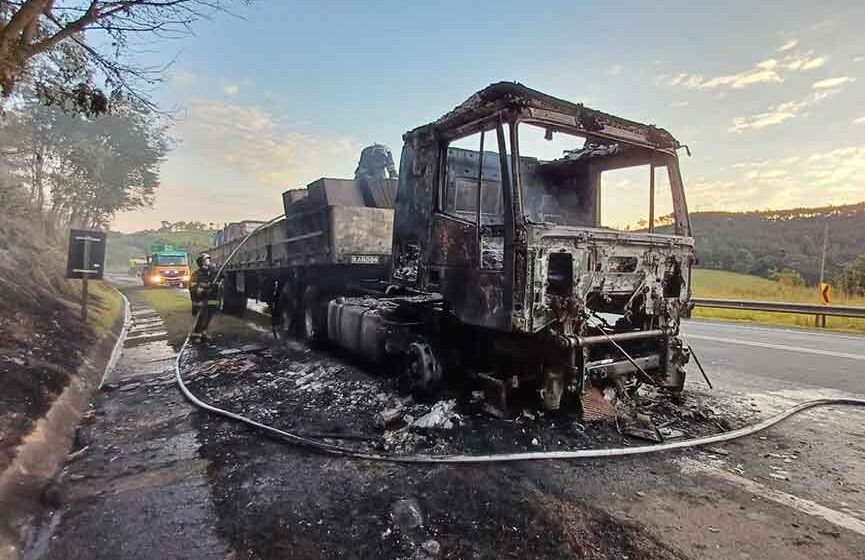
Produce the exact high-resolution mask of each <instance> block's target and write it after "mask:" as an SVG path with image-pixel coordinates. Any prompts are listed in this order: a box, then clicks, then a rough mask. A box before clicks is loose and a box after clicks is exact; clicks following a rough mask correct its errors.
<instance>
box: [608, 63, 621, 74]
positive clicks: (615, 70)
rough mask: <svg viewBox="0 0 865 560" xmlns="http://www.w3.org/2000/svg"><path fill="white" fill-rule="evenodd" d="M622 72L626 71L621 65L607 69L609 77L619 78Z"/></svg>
mask: <svg viewBox="0 0 865 560" xmlns="http://www.w3.org/2000/svg"><path fill="white" fill-rule="evenodd" d="M622 70H624V67H623V66H622V65H621V64H613V65H612V66H610V67H609V68H607V70H606V74H607V76H618V75H619V74H621V73H622Z"/></svg>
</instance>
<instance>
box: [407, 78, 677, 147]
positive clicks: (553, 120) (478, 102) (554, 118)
mask: <svg viewBox="0 0 865 560" xmlns="http://www.w3.org/2000/svg"><path fill="white" fill-rule="evenodd" d="M508 109H510V110H513V111H514V112H516V113H517V114H522V115H524V118H525V119H528V120H539V121H545V122H548V123H549V124H550V125H551V126H556V125H560V126H562V127H563V129H570V130H574V131H576V132H579V133H581V134H583V135H585V136H586V137H592V138H601V139H608V140H614V141H617V142H623V143H626V144H634V145H639V146H643V147H646V148H649V149H652V150H661V151H665V152H668V153H671V154H675V151H676V150H677V149H679V148H680V147H681V146H682V145H681V144H680V143H679V141H678V140H676V138H674V137H673V135H672V134H670V133H669V132H668V131H667V130H665V129H663V128H660V127H657V126H655V125H653V124H643V123H639V122H636V121H632V120H628V119H623V118H621V117H617V116H615V115H610V114H608V113H604V112H601V111H598V110H595V109H590V108H588V107H586V106H585V105H583V104H582V103H571V102H570V101H565V100H564V99H559V98H557V97H553V96H551V95H547V94H545V93H543V92H540V91H537V90H534V89H531V88H529V87H526V86H524V85H522V84H520V83H517V82H498V83H495V84H491V85H489V86H487V87H485V88H484V89H482V90H480V91H478V92H477V93H475V94H474V95H472V96H471V97H469V98H468V99H467V100H466V101H464V102H463V103H461V104H460V105H458V106H456V107H455V108H454V109H453V110H451V111H450V112H448V113H446V114H445V115H443V116H442V117H440V118H439V119H437V120H435V121H433V122H431V123H429V124H426V125H423V126H419V127H417V128H414V129H412V130H410V131H408V132H406V133H405V135H403V140H404V141H409V140H411V139H413V138H421V137H424V136H427V135H428V134H430V133H433V134H435V136H437V137H440V138H445V139H448V138H450V137H452V136H453V131H454V130H459V129H460V128H462V127H463V126H465V125H467V124H470V123H473V122H476V121H478V120H482V119H485V118H488V117H490V116H493V115H495V114H496V113H499V112H502V111H504V110H508Z"/></svg>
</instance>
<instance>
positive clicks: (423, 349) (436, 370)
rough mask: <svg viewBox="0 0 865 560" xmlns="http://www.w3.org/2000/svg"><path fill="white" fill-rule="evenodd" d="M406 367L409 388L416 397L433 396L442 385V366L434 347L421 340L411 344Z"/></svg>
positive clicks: (406, 379)
mask: <svg viewBox="0 0 865 560" xmlns="http://www.w3.org/2000/svg"><path fill="white" fill-rule="evenodd" d="M406 353H407V358H408V359H407V362H406V368H405V374H404V375H405V381H406V385H407V386H408V390H409V391H410V392H411V394H412V395H414V396H415V397H416V398H420V399H424V398H429V397H431V396H433V395H434V394H435V393H436V392H437V391H438V389H439V387H440V386H441V382H442V367H441V362H439V359H438V356H436V354H435V351H434V350H433V347H432V346H431V345H430V344H429V343H428V342H426V341H423V340H419V341H417V342H412V343H411V344H409V346H408V349H407V351H406Z"/></svg>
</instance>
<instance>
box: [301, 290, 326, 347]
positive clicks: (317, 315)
mask: <svg viewBox="0 0 865 560" xmlns="http://www.w3.org/2000/svg"><path fill="white" fill-rule="evenodd" d="M301 329H302V331H303V338H305V339H306V341H307V342H308V343H310V344H311V345H316V346H318V345H321V344H324V342H325V341H326V340H327V314H326V312H325V307H324V304H323V303H322V297H321V296H320V295H319V293H318V290H316V289H315V288H313V287H312V286H310V287H308V288H307V289H306V291H304V292H303V317H302V322H301Z"/></svg>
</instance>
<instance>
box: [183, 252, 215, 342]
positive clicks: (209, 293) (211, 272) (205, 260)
mask: <svg viewBox="0 0 865 560" xmlns="http://www.w3.org/2000/svg"><path fill="white" fill-rule="evenodd" d="M196 262H197V264H198V270H196V271H195V272H193V273H192V276H191V277H190V279H189V298H190V299H191V300H192V314H193V315H195V326H194V327H193V329H192V335H191V336H190V338H191V339H193V340H204V339H205V338H206V337H207V333H206V331H207V326H208V325H209V324H210V318H211V316H212V315H213V313H214V312H216V311H218V310H219V285H218V284H217V283H216V282H215V281H214V280H215V279H216V272H217V270H216V267H215V266H213V265H212V264H211V263H210V255H207V254H203V255H201V256H199V257H198V259H196Z"/></svg>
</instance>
